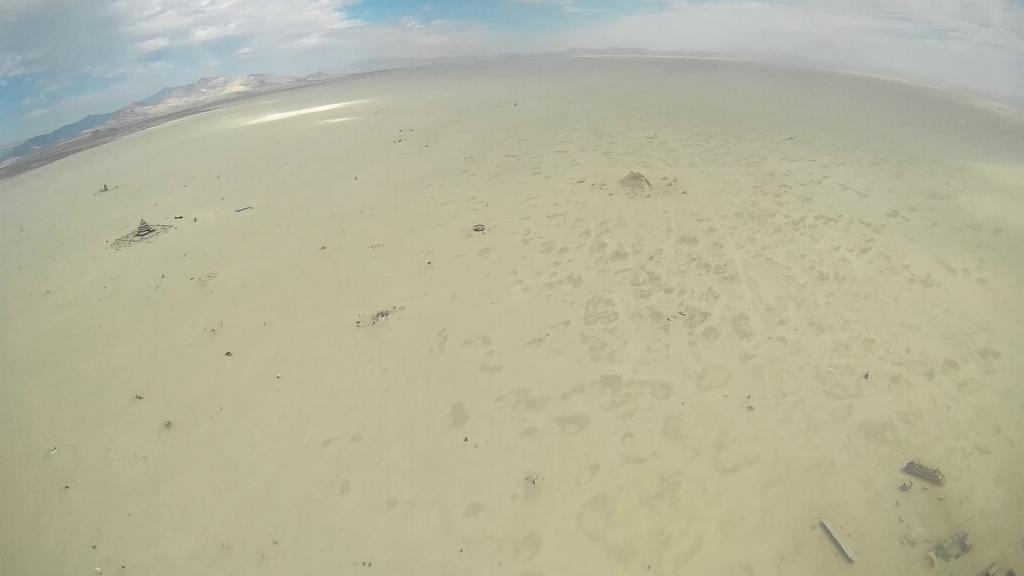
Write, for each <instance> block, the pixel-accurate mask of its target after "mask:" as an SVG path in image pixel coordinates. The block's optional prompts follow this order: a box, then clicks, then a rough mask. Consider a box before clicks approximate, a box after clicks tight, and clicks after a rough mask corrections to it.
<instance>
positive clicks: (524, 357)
mask: <svg viewBox="0 0 1024 576" xmlns="http://www.w3.org/2000/svg"><path fill="white" fill-rule="evenodd" d="M360 100H365V102H359V103H356V104H351V105H348V106H345V107H344V118H345V119H347V121H344V122H335V123H329V124H325V123H324V121H325V120H331V119H332V118H334V119H340V118H339V117H338V114H337V112H328V111H327V110H328V109H329V108H328V107H331V105H334V104H337V103H340V102H352V101H360ZM317 107H324V108H323V110H325V112H323V113H308V114H304V115H297V116H292V117H285V116H282V115H286V114H290V113H292V112H296V111H302V110H307V109H311V108H317ZM331 109H333V108H331ZM268 115H277V116H276V117H278V118H280V119H279V120H277V121H274V122H264V123H259V124H254V125H252V124H250V125H246V124H249V123H252V122H253V121H254V120H258V119H260V118H266V117H268ZM632 170H636V171H639V172H641V173H643V174H644V175H645V176H646V177H647V178H648V179H649V180H650V182H651V183H652V184H653V189H652V190H649V191H640V190H636V189H630V188H624V187H622V186H620V185H619V181H620V180H621V179H622V178H623V177H624V176H626V175H627V174H628V173H629V172H630V171H632ZM104 183H105V184H107V185H109V186H110V187H111V188H112V189H111V190H110V191H109V192H106V193H102V194H96V191H97V190H98V189H100V188H101V186H102V185H103V184H104ZM115 187H116V188H115ZM245 206H252V209H251V210H246V211H243V212H235V210H236V209H239V208H243V207H245ZM177 215H181V216H183V218H182V219H180V220H175V219H173V217H174V216H177ZM140 217H142V218H146V219H147V220H148V221H149V222H151V223H153V224H171V225H173V226H174V228H173V229H171V230H169V231H167V232H165V233H163V234H161V235H159V236H157V237H156V238H154V239H152V240H151V241H149V242H145V243H140V244H136V245H133V246H131V247H129V248H126V249H123V250H114V249H111V248H109V247H108V243H110V242H112V241H113V240H115V239H117V238H118V237H120V236H122V235H124V234H125V233H127V232H130V231H131V230H132V229H133V228H134V227H135V226H136V225H137V224H138V220H139V218H140ZM474 224H483V225H485V226H486V230H485V231H484V232H480V233H477V232H474V231H473V230H472V227H473V225H474ZM1022 294H1024V125H1022V124H1020V123H1019V122H1016V121H1014V120H1013V119H1012V118H1010V117H1008V116H1006V115H997V114H993V113H992V112H990V111H987V110H984V109H982V108H979V107H972V106H969V105H968V104H965V103H963V102H962V101H960V100H959V99H957V98H956V97H953V96H951V95H946V94H941V93H937V92H931V91H927V90H924V89H919V88H915V87H912V86H907V85H902V84H896V83H890V82H884V81H879V80H872V79H865V78H857V77H851V76H848V75H834V74H822V73H809V72H798V71H789V70H784V69H777V68H768V67H761V66H753V65H747V64H740V63H729V62H704V61H673V60H664V59H657V60H653V59H652V60H641V59H629V60H624V59H593V58H588V59H578V60H568V61H567V60H550V61H547V60H537V61H531V60H526V61H520V62H509V63H492V64H476V65H471V66H462V67H451V68H438V69H429V70H419V71H398V72H390V73H383V74H372V75H366V76H362V77H357V78H353V79H350V80H347V81H342V82H337V83H332V84H328V85H321V86H316V87H311V88H307V89H301V90H295V91H290V92H284V93H282V94H281V95H280V96H279V97H277V99H276V100H273V101H263V102H260V101H256V100H255V99H254V100H252V101H247V102H243V103H241V104H238V105H235V106H233V107H230V108H227V109H222V110H216V111H211V112H208V113H206V114H203V115H201V116H197V117H192V118H187V119H182V120H180V121H178V122H176V123H174V124H172V125H167V126H164V127H161V128H160V129H158V130H148V131H144V132H141V133H137V134H134V135H131V136H128V137H125V138H123V139H121V140H119V141H116V142H113V143H110V144H106V145H104V146H101V147H98V148H95V149H92V150H88V151H85V152H82V153H80V154H77V155H75V156H72V157H69V158H66V159H63V160H61V161H58V162H56V163H54V164H52V165H49V166H46V167H44V168H41V169H38V170H35V171H32V172H28V173H25V174H22V175H19V176H17V177H14V178H12V179H8V180H5V181H0V463H2V464H0V573H2V574H4V575H30V574H32V575H35V574H92V573H94V567H101V568H102V570H103V573H104V574H108V575H109V574H146V575H164V574H168V575H170V574H176V575H177V574H210V575H214V574H216V575H224V574H238V575H251V574H276V575H279V574H372V573H377V574H436V575H442V574H449V575H458V574H466V575H476V574H502V573H504V574H548V575H552V576H553V575H562V574H581V575H583V574H588V575H589V574H741V575H751V574H760V575H791V574H865V575H880V574H900V575H904V574H976V573H977V572H978V571H980V570H981V569H982V568H983V567H985V566H986V565H987V564H989V563H990V562H993V561H996V560H1003V561H1006V562H1008V563H1009V564H1010V565H1011V566H1016V567H1017V570H1024V547H1022V543H1024V424H1022V422H1024V418H1022V416H1024V299H1022V297H1021V295H1022ZM392 307H394V308H392ZM385 309H386V310H390V311H391V314H390V315H389V316H388V317H387V318H386V319H384V320H383V321H381V322H378V323H376V324H372V323H371V322H368V320H370V319H371V318H372V317H373V315H374V313H376V312H378V311H381V310H385ZM357 323H358V325H357ZM226 352H231V353H232V355H231V356H230V357H229V356H226V355H225V353H226ZM865 373H868V375H869V377H868V378H867V379H865V377H864V375H865ZM278 375H279V376H280V378H278ZM137 394H138V395H140V396H142V397H143V399H141V400H140V399H136V395H137ZM748 407H749V408H748ZM168 420H169V421H171V426H170V427H169V428H168V427H165V425H164V422H165V421H168ZM54 447H55V448H56V449H57V450H56V452H55V453H52V454H51V453H50V450H51V448H54ZM911 458H917V459H921V460H922V461H924V462H926V463H930V464H932V465H934V466H937V467H939V468H941V469H942V471H943V472H944V473H945V475H946V479H947V482H946V486H945V487H942V488H936V487H932V488H930V489H928V490H927V491H925V490H924V489H923V488H924V487H925V483H924V482H923V481H920V480H915V481H914V486H913V488H912V489H911V490H910V491H909V492H906V493H903V492H900V491H899V489H898V487H899V485H900V484H901V483H902V482H904V481H905V480H906V479H907V478H908V477H907V476H906V475H904V474H903V473H901V472H900V468H901V467H902V466H903V464H905V463H906V461H907V460H909V459H911ZM821 519H825V520H827V521H828V522H829V523H830V524H831V525H832V526H833V527H834V528H836V530H837V532H839V534H840V537H841V538H842V539H843V541H844V542H845V543H846V545H847V546H849V547H850V548H851V549H852V550H853V552H854V554H855V555H856V558H857V563H856V564H854V565H852V566H851V565H848V564H846V563H845V561H844V560H843V559H842V558H841V557H840V556H839V555H838V552H837V551H836V550H835V548H834V547H833V546H832V544H831V543H830V542H829V541H828V539H827V538H826V537H825V536H824V535H823V533H822V532H821V530H820V529H819V528H818V521H819V520H821ZM961 525H962V526H963V527H964V528H965V529H967V530H968V531H969V532H970V535H971V540H972V542H973V545H974V548H973V550H972V551H971V552H970V553H968V554H967V555H966V556H964V557H962V558H960V559H958V560H954V561H951V562H948V563H945V562H943V563H940V564H939V565H938V566H937V567H935V568H931V567H929V565H928V563H927V561H926V554H927V552H928V550H929V548H930V546H932V545H933V544H934V542H936V541H937V540H939V539H941V538H943V537H944V536H946V535H948V534H950V533H951V532H952V531H954V530H955V529H956V527H958V526H961ZM901 539H902V540H903V542H901ZM915 542H916V544H915ZM93 547H95V548H93ZM369 563H372V566H370V565H368V564H369ZM122 565H123V566H125V568H124V569H122V568H121V566H122Z"/></svg>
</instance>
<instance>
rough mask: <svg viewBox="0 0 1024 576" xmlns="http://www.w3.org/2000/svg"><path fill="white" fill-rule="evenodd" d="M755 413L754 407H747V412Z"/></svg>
mask: <svg viewBox="0 0 1024 576" xmlns="http://www.w3.org/2000/svg"><path fill="white" fill-rule="evenodd" d="M753 411H754V407H753V406H750V405H749V404H748V405H747V412H753Z"/></svg>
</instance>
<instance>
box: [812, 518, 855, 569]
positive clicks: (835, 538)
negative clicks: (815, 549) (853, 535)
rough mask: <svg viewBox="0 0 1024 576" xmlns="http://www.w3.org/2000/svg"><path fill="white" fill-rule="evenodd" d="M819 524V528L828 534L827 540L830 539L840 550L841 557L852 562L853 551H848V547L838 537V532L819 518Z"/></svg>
mask: <svg viewBox="0 0 1024 576" xmlns="http://www.w3.org/2000/svg"><path fill="white" fill-rule="evenodd" d="M820 524H821V529H822V530H824V531H825V534H827V535H828V537H829V540H832V543H833V544H835V545H836V548H838V549H839V552H841V553H842V555H843V557H844V558H846V561H847V562H849V563H850V564H853V562H854V559H853V552H850V549H849V548H847V547H846V544H843V541H842V540H840V539H839V534H837V533H836V531H835V530H833V529H832V527H831V526H829V525H828V522H825V521H824V520H821V521H820Z"/></svg>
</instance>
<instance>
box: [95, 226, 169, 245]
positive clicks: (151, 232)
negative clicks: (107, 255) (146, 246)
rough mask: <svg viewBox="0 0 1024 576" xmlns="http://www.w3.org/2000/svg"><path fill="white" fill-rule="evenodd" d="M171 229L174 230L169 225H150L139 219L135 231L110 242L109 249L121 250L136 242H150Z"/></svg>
mask: <svg viewBox="0 0 1024 576" xmlns="http://www.w3.org/2000/svg"><path fill="white" fill-rule="evenodd" d="M171 228H174V226H171V225H169V224H150V223H149V222H146V220H145V219H140V220H139V225H138V226H137V227H136V228H135V230H133V231H131V232H129V233H128V234H125V235H124V236H121V237H120V238H118V239H117V240H114V241H113V242H111V243H110V247H111V248H114V249H121V248H125V247H128V246H130V245H132V244H135V243H137V242H143V241H146V240H151V239H153V238H155V237H156V236H158V235H160V234H161V233H163V232H166V231H167V230H170V229H171Z"/></svg>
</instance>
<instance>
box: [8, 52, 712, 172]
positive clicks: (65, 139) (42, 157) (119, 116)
mask: <svg viewBox="0 0 1024 576" xmlns="http://www.w3.org/2000/svg"><path fill="white" fill-rule="evenodd" d="M543 56H561V57H580V56H687V57H704V58H707V57H716V56H717V54H714V53H708V52H678V51H661V50H645V49H639V48H601V49H584V50H565V51H561V52H548V53H543V54H500V55H490V56H469V57H466V56H464V57H449V58H388V59H373V60H365V61H363V62H358V63H355V64H352V65H351V66H349V67H348V70H347V72H348V73H350V74H351V73H361V72H370V71H379V70H388V69H395V68H416V67H421V66H431V65H438V64H455V63H462V62H471V61H480V60H494V59H505V58H536V57H543ZM336 77H340V75H339V76H336V75H329V74H325V73H323V72H317V73H315V74H310V75H309V76H271V75H269V74H250V75H248V76H235V77H232V76H215V77H212V78H202V79H200V80H199V81H197V82H194V83H192V84H186V85H184V86H168V87H165V88H162V89H160V90H159V91H157V92H156V93H155V94H153V95H152V96H150V97H148V98H145V99H143V100H139V101H138V102H134V103H132V104H129V105H128V106H125V107H124V108H120V109H118V110H115V111H113V112H110V113H108V114H94V115H91V116H86V117H85V118H82V119H81V120H79V121H78V122H74V123H72V124H68V125H66V126H61V127H60V128H58V129H56V130H54V131H53V132H50V133H48V134H42V135H39V136H34V137H32V138H29V139H28V140H25V141H24V142H21V143H15V144H9V145H7V146H0V177H3V176H5V173H6V174H7V175H9V174H12V173H18V172H21V171H24V170H28V169H31V168H32V167H36V166H39V165H42V164H44V163H46V162H47V161H52V160H53V159H55V158H58V157H62V156H65V155H67V154H71V153H74V152H75V151H77V150H81V149H84V148H87V147H89V146H94V145H97V144H98V143H101V142H103V141H107V140H108V139H109V138H111V137H114V136H116V135H118V134H124V133H128V132H131V131H132V130H137V129H141V128H144V127H146V126H151V125H155V124H158V123H160V122H162V121H164V120H167V119H169V118H171V117H172V116H174V117H177V116H181V115H184V114H188V113H190V112H188V111H189V110H191V111H192V112H195V111H201V110H202V109H204V108H207V107H210V106H217V102H219V101H222V100H228V99H231V98H236V97H239V96H243V95H245V94H254V93H259V92H267V91H271V90H277V89H281V88H288V87H291V86H301V85H303V84H309V83H315V82H321V81H325V80H330V79H332V78H336Z"/></svg>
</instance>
